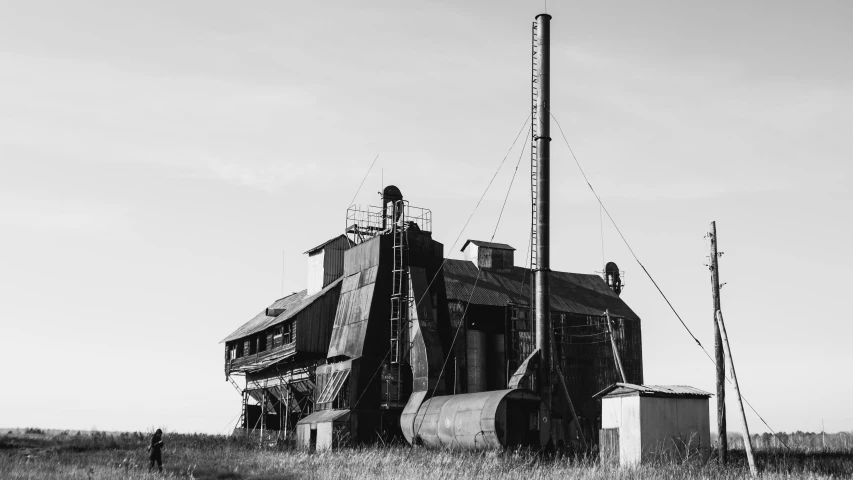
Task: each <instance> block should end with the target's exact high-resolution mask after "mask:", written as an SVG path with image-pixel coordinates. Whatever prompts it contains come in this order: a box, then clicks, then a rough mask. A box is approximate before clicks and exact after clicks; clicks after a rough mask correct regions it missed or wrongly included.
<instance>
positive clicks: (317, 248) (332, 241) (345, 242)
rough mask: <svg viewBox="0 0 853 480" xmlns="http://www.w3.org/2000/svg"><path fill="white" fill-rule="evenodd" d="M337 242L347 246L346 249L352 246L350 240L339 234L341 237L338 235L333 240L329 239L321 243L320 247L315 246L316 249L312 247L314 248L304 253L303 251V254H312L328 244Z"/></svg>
mask: <svg viewBox="0 0 853 480" xmlns="http://www.w3.org/2000/svg"><path fill="white" fill-rule="evenodd" d="M337 241H341V242H344V244H345V245H346V246H347V248H349V247H351V246H352V245H353V244H352V240H350V239H349V238H348V237H347V236H346V235H344V234H341V235H338V236H337V237H335V238H330V239H329V240H326V241H325V242H323V243H321V244H320V245H317V246H316V247H314V248H310V249H308V250H306V251H305V253H314V252H316V251H317V250H322V249H323V247H325V246H326V245H328V244H330V243H334V242H337Z"/></svg>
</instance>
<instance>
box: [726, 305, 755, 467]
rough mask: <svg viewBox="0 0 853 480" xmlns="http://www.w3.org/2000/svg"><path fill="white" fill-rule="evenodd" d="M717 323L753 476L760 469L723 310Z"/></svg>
mask: <svg viewBox="0 0 853 480" xmlns="http://www.w3.org/2000/svg"><path fill="white" fill-rule="evenodd" d="M717 324H719V327H720V334H721V335H722V337H723V343H724V344H725V347H726V356H727V357H729V371H731V373H732V383H733V384H734V387H735V397H736V398H737V404H738V408H739V410H740V419H741V421H742V422H743V446H744V447H745V448H746V459H747V460H748V461H749V471H750V472H752V476H753V477H754V476H757V475H758V470H756V468H755V458H753V455H752V438H751V437H750V436H749V425H747V423H746V413H745V412H744V411H743V399H742V398H741V396H740V386H738V383H737V374H736V373H735V360H734V358H733V357H732V349H731V346H730V345H729V337H728V335H726V324H725V323H723V312H721V311H719V310H717Z"/></svg>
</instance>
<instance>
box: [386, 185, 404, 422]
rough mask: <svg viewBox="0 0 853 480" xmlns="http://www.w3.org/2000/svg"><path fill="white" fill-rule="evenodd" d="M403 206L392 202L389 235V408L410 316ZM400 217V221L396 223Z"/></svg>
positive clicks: (396, 395)
mask: <svg viewBox="0 0 853 480" xmlns="http://www.w3.org/2000/svg"><path fill="white" fill-rule="evenodd" d="M405 210H406V204H405V202H404V201H403V200H400V201H397V202H395V203H394V209H393V214H392V221H393V222H394V223H393V224H392V227H391V235H392V238H393V240H394V245H393V256H394V261H393V270H392V272H391V282H392V283H391V329H390V332H389V333H390V334H391V365H390V368H389V371H388V374H389V376H390V379H389V380H388V405H389V406H390V405H391V404H393V403H396V402H399V401H400V396H401V385H400V363H401V362H402V358H403V355H402V352H401V348H400V345H401V344H402V343H403V342H404V341H405V339H403V338H402V335H403V334H404V332H403V328H404V326H405V325H407V321H408V313H409V278H408V266H409V265H408V264H409V258H408V253H409V252H408V246H407V245H406V229H405V220H406V211H405ZM398 218H399V220H398Z"/></svg>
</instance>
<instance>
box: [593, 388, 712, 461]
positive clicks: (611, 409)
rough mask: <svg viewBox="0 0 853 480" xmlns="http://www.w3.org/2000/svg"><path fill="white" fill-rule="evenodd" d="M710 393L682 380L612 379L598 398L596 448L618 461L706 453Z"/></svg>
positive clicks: (708, 449)
mask: <svg viewBox="0 0 853 480" xmlns="http://www.w3.org/2000/svg"><path fill="white" fill-rule="evenodd" d="M710 396H711V394H710V393H708V392H705V391H702V390H699V389H698V388H693V387H688V386H685V385H637V384H632V383H616V384H613V385H611V386H610V387H607V388H605V389H604V390H602V391H601V392H599V393H597V394H596V395H594V398H598V399H601V431H600V433H599V450H600V452H601V459H602V461H604V462H613V463H618V464H619V465H622V466H631V465H636V464H639V463H641V462H649V461H655V460H661V459H664V460H667V459H673V458H675V459H680V460H683V459H685V458H688V457H693V456H695V457H699V458H702V459H703V461H704V460H707V459H708V457H709V456H710V454H711V431H710V430H711V427H710V415H709V410H708V398H709V397H710Z"/></svg>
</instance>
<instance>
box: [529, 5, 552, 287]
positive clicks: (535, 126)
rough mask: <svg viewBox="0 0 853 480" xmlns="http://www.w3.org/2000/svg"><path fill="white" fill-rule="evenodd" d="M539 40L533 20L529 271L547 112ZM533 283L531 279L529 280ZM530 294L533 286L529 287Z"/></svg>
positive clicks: (533, 251) (533, 267)
mask: <svg viewBox="0 0 853 480" xmlns="http://www.w3.org/2000/svg"><path fill="white" fill-rule="evenodd" d="M538 40H539V35H538V31H537V29H536V22H533V49H532V50H533V53H532V57H531V58H532V60H531V62H532V64H531V77H532V78H531V83H530V85H531V91H530V101H531V107H530V108H531V110H530V122H531V124H530V128H531V132H530V133H531V135H530V199H531V202H532V203H531V217H530V221H531V223H530V271H531V272H535V271H536V270H537V269H538V268H539V264H538V263H537V262H536V257H537V253H538V249H537V248H536V214H537V211H536V199H537V197H538V195H539V188H538V187H539V185H538V183H537V182H536V174H537V173H538V168H539V165H538V163H537V154H538V149H537V147H536V142H537V140H538V139H539V117H540V115H547V114H548V113H547V112H540V111H538V108H537V104H538V102H539V57H540V54H539V49H538V48H537V45H538V43H539V42H538ZM530 284H531V285H533V279H531V282H530ZM530 293H531V296H532V295H533V288H531V289H530Z"/></svg>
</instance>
